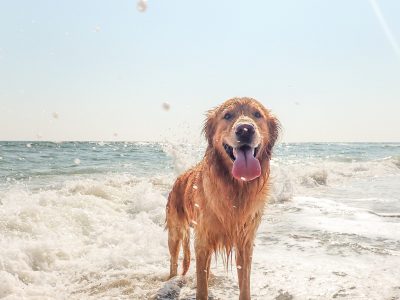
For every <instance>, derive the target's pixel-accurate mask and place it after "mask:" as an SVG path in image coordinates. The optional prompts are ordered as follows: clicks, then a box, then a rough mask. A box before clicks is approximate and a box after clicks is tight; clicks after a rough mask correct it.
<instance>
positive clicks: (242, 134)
mask: <svg viewBox="0 0 400 300" xmlns="http://www.w3.org/2000/svg"><path fill="white" fill-rule="evenodd" d="M254 132H255V130H254V126H253V125H251V124H240V125H238V126H237V127H236V131H235V133H236V136H237V138H238V139H239V141H240V142H242V143H246V142H250V140H251V138H252V137H253V135H254Z"/></svg>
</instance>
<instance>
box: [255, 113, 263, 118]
mask: <svg viewBox="0 0 400 300" xmlns="http://www.w3.org/2000/svg"><path fill="white" fill-rule="evenodd" d="M254 116H255V117H256V118H257V119H259V118H261V117H262V115H261V114H260V112H259V111H256V112H255V113H254Z"/></svg>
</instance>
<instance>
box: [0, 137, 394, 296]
mask: <svg viewBox="0 0 400 300" xmlns="http://www.w3.org/2000/svg"><path fill="white" fill-rule="evenodd" d="M204 150H205V145H204V144H201V143H200V144H190V143H181V144H178V143H176V144H174V143H168V142H162V143H155V142H38V141H26V142H7V141H5V142H0V298H3V299H41V300H42V299H195V291H196V280H195V262H194V259H193V258H192V261H191V266H190V269H189V273H188V275H187V276H185V277H182V276H178V277H176V278H174V279H172V280H167V277H168V272H169V253H168V243H167V232H166V231H165V229H164V222H165V205H166V202H167V197H168V193H169V191H170V189H171V186H172V184H173V182H174V180H175V179H176V177H177V176H178V175H179V174H181V173H182V172H183V171H184V170H185V169H187V168H189V167H190V166H193V165H194V164H195V163H196V162H198V161H199V160H201V158H202V156H203V154H204ZM270 178H271V193H270V196H269V197H268V199H266V201H267V203H268V204H267V205H266V208H265V214H264V217H263V220H262V223H261V225H260V228H259V230H258V234H257V238H256V240H255V248H254V254H253V266H252V277H251V294H252V299H260V300H261V299H267V300H268V299H278V300H289V299H335V298H337V299H388V300H389V299H391V300H395V299H400V143H280V144H279V145H277V147H276V148H275V150H274V154H273V159H272V162H271V175H270ZM216 184H218V183H216ZM191 247H192V253H193V255H192V256H193V257H194V252H193V240H192V245H191ZM211 270H212V274H211V277H210V294H211V298H210V299H237V298H238V290H239V289H238V283H237V276H236V273H237V270H236V266H235V265H234V264H233V265H229V266H228V267H226V266H224V264H223V260H222V259H221V258H220V257H218V256H216V257H214V258H213V260H212V264H211Z"/></svg>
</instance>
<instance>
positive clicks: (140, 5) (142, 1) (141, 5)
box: [136, 0, 147, 12]
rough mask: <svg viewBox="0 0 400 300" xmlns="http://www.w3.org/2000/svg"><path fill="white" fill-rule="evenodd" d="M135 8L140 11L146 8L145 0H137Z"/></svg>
mask: <svg viewBox="0 0 400 300" xmlns="http://www.w3.org/2000/svg"><path fill="white" fill-rule="evenodd" d="M136 8H137V10H138V11H140V12H145V11H146V9H147V1H146V0H139V1H138V3H137V5H136Z"/></svg>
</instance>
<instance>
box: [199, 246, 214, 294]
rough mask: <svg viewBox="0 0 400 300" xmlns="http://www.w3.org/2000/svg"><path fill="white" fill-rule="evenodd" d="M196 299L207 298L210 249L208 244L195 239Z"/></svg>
mask: <svg viewBox="0 0 400 300" xmlns="http://www.w3.org/2000/svg"><path fill="white" fill-rule="evenodd" d="M195 250H196V277H197V293H196V299H197V300H208V277H209V276H208V275H209V274H208V273H209V272H210V262H211V251H210V249H209V247H208V245H206V244H203V243H202V242H201V241H198V240H196V244H195Z"/></svg>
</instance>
